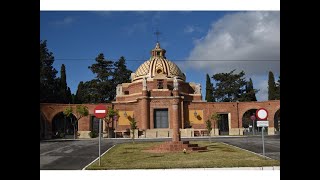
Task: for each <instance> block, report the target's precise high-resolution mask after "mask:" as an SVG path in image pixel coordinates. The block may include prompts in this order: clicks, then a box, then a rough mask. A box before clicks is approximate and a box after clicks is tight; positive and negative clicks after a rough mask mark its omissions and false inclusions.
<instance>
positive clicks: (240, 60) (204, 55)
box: [40, 11, 280, 101]
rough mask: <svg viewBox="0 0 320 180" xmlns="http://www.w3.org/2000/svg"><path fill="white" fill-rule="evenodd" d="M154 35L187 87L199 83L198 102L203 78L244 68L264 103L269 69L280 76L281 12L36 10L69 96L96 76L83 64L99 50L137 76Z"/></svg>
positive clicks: (44, 38) (146, 58)
mask: <svg viewBox="0 0 320 180" xmlns="http://www.w3.org/2000/svg"><path fill="white" fill-rule="evenodd" d="M157 30H158V31H159V32H160V33H161V34H160V35H159V37H158V41H159V42H160V45H161V48H163V49H166V51H167V52H166V57H167V59H168V60H171V61H172V62H174V63H176V64H177V65H178V66H179V68H180V69H181V70H182V72H184V73H185V74H186V77H187V79H186V81H187V82H196V83H200V84H201V86H202V96H203V99H204V97H205V83H206V74H207V73H208V74H209V75H210V76H212V75H213V74H215V73H221V72H225V73H226V72H230V71H231V70H233V69H236V72H240V71H241V70H243V71H244V72H245V74H246V79H247V80H249V78H251V79H252V80H253V86H254V88H255V89H259V92H258V93H257V94H256V96H257V99H258V101H265V100H267V99H268V89H267V87H268V72H269V71H272V72H273V73H274V75H275V79H276V80H278V77H279V76H280V13H279V11H40V40H47V46H48V49H49V51H51V52H52V53H53V55H54V57H55V61H54V64H53V66H54V68H55V69H56V70H57V71H58V74H57V76H58V77H59V76H60V68H61V65H62V64H65V66H66V74H67V84H68V86H69V87H70V89H71V92H72V93H76V90H77V86H78V84H79V82H80V81H89V80H91V79H93V78H94V77H95V75H94V74H93V73H92V72H91V71H90V70H89V69H88V66H90V65H92V64H93V63H95V60H94V59H95V57H97V55H98V54H99V53H103V54H104V55H105V58H106V59H110V60H114V61H115V60H118V59H119V58H120V57H121V56H124V57H125V59H126V60H127V67H128V69H130V70H132V71H133V72H135V71H136V69H137V68H138V67H139V65H140V64H142V63H143V62H144V61H146V60H148V59H149V57H150V50H151V49H153V48H154V47H155V44H156V42H157V37H156V36H155V34H154V33H155V32H156V31H157ZM211 81H212V82H213V83H214V84H215V82H214V81H213V79H211Z"/></svg>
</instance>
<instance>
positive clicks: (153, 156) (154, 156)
mask: <svg viewBox="0 0 320 180" xmlns="http://www.w3.org/2000/svg"><path fill="white" fill-rule="evenodd" d="M163 156H164V155H152V156H148V157H146V158H156V157H163Z"/></svg>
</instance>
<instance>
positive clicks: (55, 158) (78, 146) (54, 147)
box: [40, 139, 113, 170]
mask: <svg viewBox="0 0 320 180" xmlns="http://www.w3.org/2000/svg"><path fill="white" fill-rule="evenodd" d="M98 145H99V142H98V139H90V140H75V141H73V140H67V141H50V142H40V170H49V169H51V170H76V169H82V168H84V167H85V166H86V165H87V164H89V163H90V162H92V161H93V160H95V159H96V158H97V157H98V156H99V150H98V147H99V146H98ZM112 145H113V143H111V142H108V143H107V142H106V141H102V142H101V154H102V153H103V152H105V151H106V150H107V149H109V148H110V147H111V146H112Z"/></svg>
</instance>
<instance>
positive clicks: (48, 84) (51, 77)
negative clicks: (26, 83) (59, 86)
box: [40, 40, 58, 102]
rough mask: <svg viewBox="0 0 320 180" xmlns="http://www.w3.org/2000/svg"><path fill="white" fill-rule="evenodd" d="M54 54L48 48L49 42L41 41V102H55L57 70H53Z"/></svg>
mask: <svg viewBox="0 0 320 180" xmlns="http://www.w3.org/2000/svg"><path fill="white" fill-rule="evenodd" d="M53 62H54V56H53V53H52V52H50V51H49V50H48V48H47V41H46V40H44V41H40V102H55V100H56V98H57V96H58V92H57V91H56V89H55V88H56V79H55V78H56V74H57V70H56V69H55V68H53V66H52V64H53Z"/></svg>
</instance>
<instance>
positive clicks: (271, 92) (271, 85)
mask: <svg viewBox="0 0 320 180" xmlns="http://www.w3.org/2000/svg"><path fill="white" fill-rule="evenodd" d="M276 91H277V90H276V84H275V81H274V75H273V73H272V72H271V71H269V78H268V100H275V99H276V96H277V95H276Z"/></svg>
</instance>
